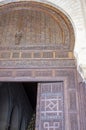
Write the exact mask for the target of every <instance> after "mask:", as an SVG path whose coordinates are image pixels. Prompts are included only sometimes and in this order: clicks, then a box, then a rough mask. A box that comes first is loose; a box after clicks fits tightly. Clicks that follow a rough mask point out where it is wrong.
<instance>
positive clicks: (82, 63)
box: [0, 0, 86, 81]
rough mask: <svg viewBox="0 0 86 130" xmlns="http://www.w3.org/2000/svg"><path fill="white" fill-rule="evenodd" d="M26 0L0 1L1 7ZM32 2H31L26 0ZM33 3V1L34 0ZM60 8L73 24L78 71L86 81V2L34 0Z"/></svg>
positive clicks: (81, 0)
mask: <svg viewBox="0 0 86 130" xmlns="http://www.w3.org/2000/svg"><path fill="white" fill-rule="evenodd" d="M17 1H25V0H0V5H3V4H5V3H9V2H17ZM26 1H31V0H26ZM32 1H33V0H32ZM34 1H38V2H43V3H47V4H50V5H52V6H55V7H56V8H59V9H60V10H61V11H62V12H63V13H65V14H66V15H67V16H68V18H69V19H70V21H71V22H72V24H73V27H74V30H75V47H74V55H75V58H76V63H77V69H78V71H79V72H80V74H81V76H82V78H83V80H84V81H85V80H86V22H85V21H86V8H85V7H86V1H85V0H65V1H64V0H34Z"/></svg>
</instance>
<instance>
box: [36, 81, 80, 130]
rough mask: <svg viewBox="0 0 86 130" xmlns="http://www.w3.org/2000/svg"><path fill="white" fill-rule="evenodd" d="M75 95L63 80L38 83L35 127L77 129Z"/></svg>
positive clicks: (49, 129)
mask: <svg viewBox="0 0 86 130" xmlns="http://www.w3.org/2000/svg"><path fill="white" fill-rule="evenodd" d="M67 82H68V81H67ZM76 97H77V92H76V87H75V86H74V88H73V89H70V87H69V86H68V85H67V83H66V82H64V81H58V82H50V83H39V85H38V100H37V119H36V129H37V130H79V124H78V106H77V103H76V102H77V98H76Z"/></svg>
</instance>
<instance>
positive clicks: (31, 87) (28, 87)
mask: <svg viewBox="0 0 86 130" xmlns="http://www.w3.org/2000/svg"><path fill="white" fill-rule="evenodd" d="M22 84H23V87H24V90H25V92H26V94H27V97H28V99H29V101H30V103H31V106H32V108H33V110H34V111H35V110H36V100H37V83H36V82H24V83H22Z"/></svg>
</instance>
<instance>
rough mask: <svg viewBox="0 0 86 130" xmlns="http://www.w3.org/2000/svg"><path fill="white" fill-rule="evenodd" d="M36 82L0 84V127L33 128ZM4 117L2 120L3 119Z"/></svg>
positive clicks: (11, 129)
mask: <svg viewBox="0 0 86 130" xmlns="http://www.w3.org/2000/svg"><path fill="white" fill-rule="evenodd" d="M36 100H37V83H36V82H3V83H1V84H0V121H1V122H5V125H4V126H3V124H1V126H0V129H3V130H4V129H8V130H13V129H16V130H30V129H31V130H34V129H35V120H36ZM3 119H4V120H3Z"/></svg>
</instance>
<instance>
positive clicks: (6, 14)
mask: <svg viewBox="0 0 86 130" xmlns="http://www.w3.org/2000/svg"><path fill="white" fill-rule="evenodd" d="M53 14H54V15H53ZM0 23H1V24H0V29H1V30H3V33H0V43H1V44H0V48H2V47H7V48H8V47H14V48H15V46H16V45H18V46H19V47H26V48H27V47H32V48H33V46H35V47H36V48H38V47H39V49H40V48H41V47H44V50H46V48H47V47H48V48H49V49H51V50H52V49H53V50H55V51H57V50H61V51H64V50H66V51H68V50H69V51H72V50H73V45H74V30H73V27H72V24H71V22H70V21H69V20H68V18H67V17H66V16H65V14H63V13H62V12H61V11H60V10H58V9H56V8H54V7H52V6H49V5H46V4H41V3H39V2H31V1H30V2H29V1H28V2H14V3H10V4H7V5H3V6H1V7H0ZM16 31H18V32H16ZM22 32H23V34H22ZM4 39H5V40H4ZM46 55H49V54H44V57H46ZM49 56H50V55H49ZM50 57H52V55H51V56H50Z"/></svg>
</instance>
